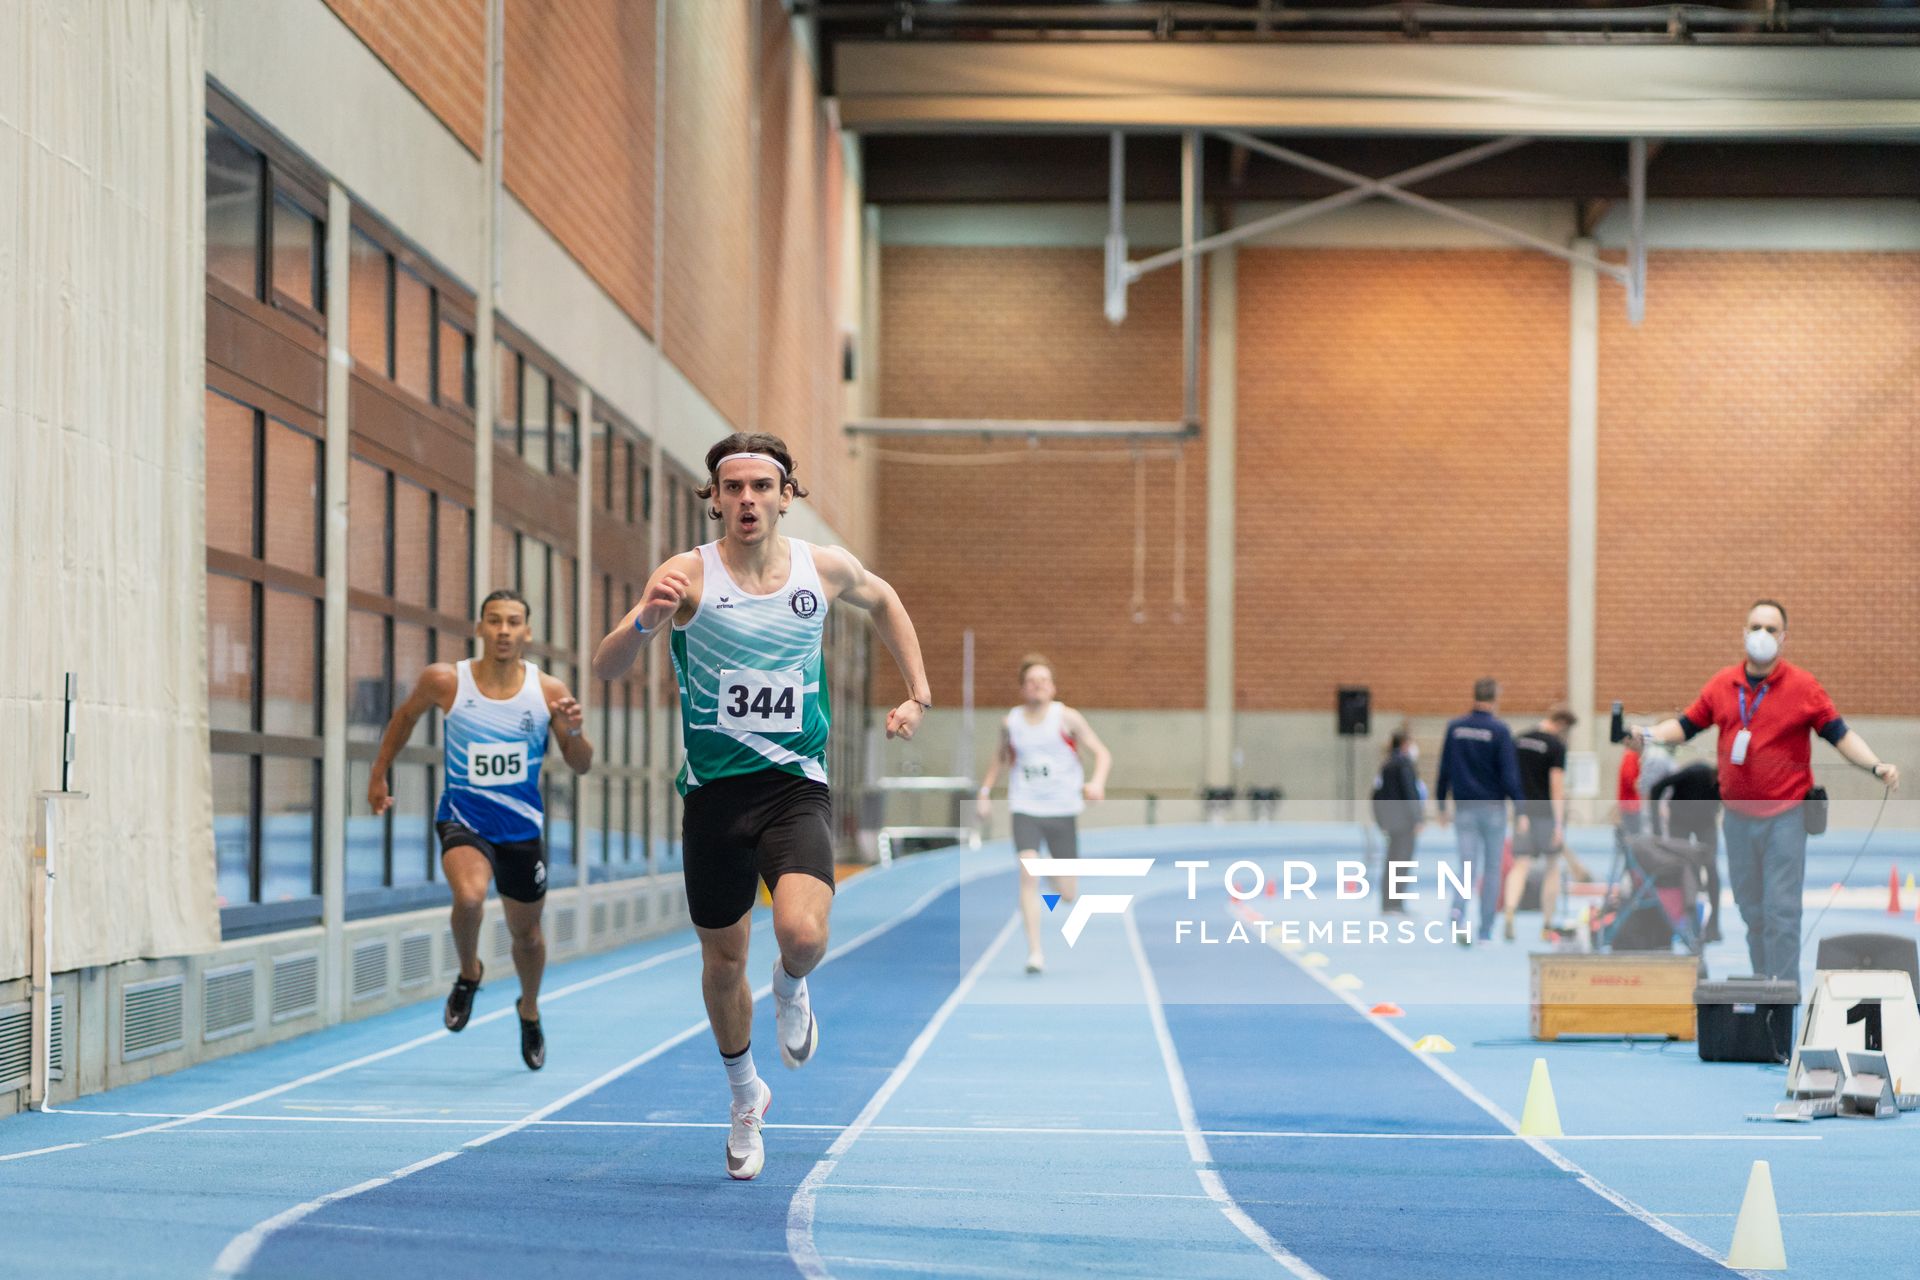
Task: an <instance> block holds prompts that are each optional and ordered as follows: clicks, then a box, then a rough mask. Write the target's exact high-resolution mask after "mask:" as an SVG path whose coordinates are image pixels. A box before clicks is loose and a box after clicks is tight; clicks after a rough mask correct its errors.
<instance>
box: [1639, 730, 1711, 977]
mask: <svg viewBox="0 0 1920 1280" xmlns="http://www.w3.org/2000/svg"><path fill="white" fill-rule="evenodd" d="M1662 801H1665V802H1666V804H1665V805H1664V806H1663V805H1662V803H1661V802H1662ZM1663 809H1664V813H1663ZM1647 822H1648V824H1649V825H1650V826H1651V827H1652V829H1653V832H1654V834H1656V835H1664V836H1666V837H1668V838H1669V839H1672V840H1691V841H1692V842H1693V843H1695V844H1697V845H1700V846H1702V847H1703V848H1706V849H1710V850H1712V856H1711V857H1709V858H1708V859H1707V866H1706V870H1707V929H1706V932H1705V933H1704V934H1703V935H1702V936H1701V941H1702V942H1718V941H1720V777H1719V774H1718V772H1717V771H1716V770H1715V769H1714V767H1713V766H1712V765H1710V764H1707V763H1705V762H1704V761H1699V762H1695V763H1693V764H1690V765H1688V766H1687V767H1686V768H1684V769H1676V770H1674V771H1673V772H1672V773H1669V774H1668V775H1667V776H1666V777H1664V778H1662V779H1660V780H1659V781H1658V782H1656V783H1654V784H1653V787H1652V788H1651V789H1650V790H1649V791H1648V792H1647Z"/></svg>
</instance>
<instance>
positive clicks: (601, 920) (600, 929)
mask: <svg viewBox="0 0 1920 1280" xmlns="http://www.w3.org/2000/svg"><path fill="white" fill-rule="evenodd" d="M592 924H593V936H594V937H596V938H597V937H599V936H600V935H601V934H603V933H605V932H606V931H607V904H606V903H604V902H596V903H594V904H593V921H592Z"/></svg>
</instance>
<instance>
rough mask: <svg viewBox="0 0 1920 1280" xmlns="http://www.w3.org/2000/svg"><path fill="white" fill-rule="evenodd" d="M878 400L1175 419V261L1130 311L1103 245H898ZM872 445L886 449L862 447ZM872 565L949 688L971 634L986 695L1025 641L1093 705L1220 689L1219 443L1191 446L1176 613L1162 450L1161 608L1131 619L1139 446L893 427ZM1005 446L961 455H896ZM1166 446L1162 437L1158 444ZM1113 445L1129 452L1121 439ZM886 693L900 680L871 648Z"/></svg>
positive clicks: (1151, 583) (1155, 513)
mask: <svg viewBox="0 0 1920 1280" xmlns="http://www.w3.org/2000/svg"><path fill="white" fill-rule="evenodd" d="M880 278H881V288H882V292H883V297H882V302H881V306H882V314H883V319H882V322H881V325H880V334H881V344H882V350H881V357H880V369H881V379H882V384H881V388H880V398H881V412H882V413H883V414H885V415H888V416H899V417H942V416H955V417H1019V418H1034V417H1044V418H1088V419H1118V418H1131V419H1143V418H1151V419H1173V418H1177V417H1179V415H1180V292H1179V285H1180V282H1179V276H1178V274H1177V273H1172V272H1163V273H1160V274H1157V275H1153V276H1149V277H1147V278H1146V279H1145V280H1144V281H1142V282H1141V284H1140V285H1138V286H1137V287H1136V288H1135V289H1134V290H1133V297H1132V300H1131V313H1130V315H1129V317H1128V319H1127V321H1126V323H1125V324H1124V325H1121V326H1120V327H1118V328H1112V327H1109V326H1108V324H1107V322H1106V319H1105V318H1104V317H1103V316H1102V314H1101V311H1100V290H1101V257H1100V254H1099V252H1098V251H1096V250H1079V249H966V248H909V247H892V248H888V249H887V250H886V251H885V253H884V256H883V265H882V267H881V277H880ZM864 447H868V448H872V447H874V446H871V445H869V446H864ZM882 449H883V452H882V457H883V461H882V463H881V465H880V467H879V468H878V480H879V485H880V489H879V492H878V494H877V495H876V498H875V501H876V508H877V514H876V523H877V530H876V544H877V547H878V551H877V553H876V555H875V556H874V557H873V560H874V564H873V567H874V568H875V569H876V571H878V572H879V573H881V574H882V575H884V576H885V577H887V578H888V579H889V581H891V582H892V583H893V585H894V586H895V587H896V588H897V589H898V590H899V592H900V594H901V597H902V598H903V599H904V600H905V602H906V605H907V607H908V609H909V610H910V611H911V612H912V614H913V618H914V624H915V626H916V627H917V628H918V630H919V633H920V640H921V645H922V648H923V649H924V650H925V652H926V656H927V663H928V671H929V675H930V677H931V679H932V681H933V687H934V698H935V701H936V702H942V701H944V702H945V703H947V704H948V705H952V704H953V702H954V701H955V699H956V697H957V695H958V691H959V679H960V654H961V648H960V645H961V640H960V636H961V632H962V631H963V630H965V629H966V628H969V627H971V628H972V629H973V630H974V632H975V645H976V649H975V661H976V687H977V690H978V697H979V698H980V700H981V702H982V703H983V705H987V706H993V705H996V704H997V703H998V702H1001V701H1005V702H1009V703H1011V702H1012V701H1014V700H1015V699H1016V698H1017V696H1018V691H1017V688H1016V687H1015V684H1014V676H1015V671H1016V669H1017V666H1018V663H1019V660H1020V658H1021V656H1022V655H1023V654H1025V653H1027V652H1028V651H1030V650H1039V651H1040V652H1042V653H1044V654H1046V655H1047V656H1048V657H1049V658H1050V659H1051V660H1052V661H1053V663H1054V664H1055V674H1056V677H1057V679H1058V682H1059V686H1060V696H1061V697H1062V698H1063V699H1065V700H1067V701H1069V702H1074V703H1080V704H1083V705H1086V706H1097V707H1141V708H1175V707H1194V706H1199V705H1200V704H1201V703H1202V702H1203V701H1204V699H1205V689H1206V669H1205V660H1206V651H1205V650H1206V643H1205V640H1206V638H1205V610H1204V607H1203V606H1204V602H1205V596H1206V554H1205V552H1206V531H1205V521H1206V513H1205V507H1204V501H1205V491H1206V461H1205V454H1206V447H1205V443H1204V441H1203V440H1195V441H1193V442H1191V443H1189V444H1188V445H1187V446H1186V495H1187V500H1186V521H1185V529H1186V573H1185V582H1186V595H1187V600H1188V607H1187V608H1186V610H1185V611H1184V613H1183V615H1182V617H1181V620H1180V621H1178V622H1175V621H1173V620H1172V617H1171V613H1172V609H1171V604H1170V597H1171V595H1172V573H1173V538H1172V528H1171V526H1172V509H1173V501H1172V485H1173V470H1174V468H1173V463H1172V462H1171V461H1170V460H1169V459H1168V458H1166V457H1164V456H1156V457H1154V458H1152V459H1151V460H1150V461H1149V463H1148V464H1147V474H1148V481H1149V495H1148V502H1149V506H1148V536H1147V549H1148V557H1147V600H1146V611H1147V620H1146V621H1145V622H1144V623H1136V622H1135V621H1133V618H1132V612H1131V609H1130V605H1131V603H1132V596H1133V565H1134V559H1133V555H1134V515H1133V512H1134V468H1133V463H1132V461H1131V459H1130V457H1129V455H1128V452H1127V449H1126V447H1125V446H1124V445H1119V444H1114V443H1107V444H1104V445H1089V446H1074V445H1070V444H1059V443H1048V444H1047V445H1046V446H1045V449H1044V451H1043V452H1040V453H1037V454H1035V453H1029V452H1028V450H1027V446H1026V444H1025V442H1023V441H1017V440H1006V441H998V442H994V443H991V444H987V445H984V446H982V445H977V444H975V443H974V442H972V441H953V442H946V443H941V442H934V441H925V442H922V441H901V440H889V441H887V442H885V443H884V445H883V446H882ZM983 451H986V452H992V453H997V454H1010V455H1012V456H1013V458H1014V461H1012V462H1011V463H996V464H993V465H988V466H976V465H964V466H947V465H939V464H929V463H925V462H911V461H902V460H899V459H897V458H888V457H887V455H888V454H898V453H901V452H908V453H920V454H935V455H952V454H958V455H977V454H979V453H981V452H983ZM1156 452H1157V453H1159V454H1164V452H1165V450H1164V449H1161V450H1157V451H1156ZM1116 454H1117V455H1118V456H1117V457H1116V456H1115V455H1116ZM874 665H875V688H874V692H875V696H876V699H877V700H879V701H884V702H888V703H891V702H894V701H897V700H898V696H899V695H898V679H897V677H896V676H895V674H894V672H893V670H892V664H891V663H890V662H889V661H888V660H887V659H886V658H885V656H884V655H879V656H877V657H876V659H875V664H874Z"/></svg>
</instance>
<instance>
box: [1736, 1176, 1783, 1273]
mask: <svg viewBox="0 0 1920 1280" xmlns="http://www.w3.org/2000/svg"><path fill="white" fill-rule="evenodd" d="M1727 1265H1728V1266H1729V1267H1731V1268H1733V1269H1734V1270H1736V1271H1785V1270H1786V1269H1787V1246H1786V1242H1785V1241H1783V1240H1782V1239H1781V1238H1780V1209H1779V1206H1777V1205H1776V1204H1775V1203H1774V1200H1773V1171H1772V1170H1771V1169H1770V1168H1769V1167H1768V1165H1767V1162H1766V1161H1765V1160H1755V1161H1754V1162H1753V1168H1752V1170H1751V1171H1750V1172H1749V1173H1748V1174H1747V1193H1746V1195H1744V1196H1742V1197H1741V1199H1740V1217H1739V1218H1738V1219H1737V1220H1736V1221H1735V1222H1734V1224H1733V1246H1732V1247H1731V1248H1729V1249H1728V1250H1727Z"/></svg>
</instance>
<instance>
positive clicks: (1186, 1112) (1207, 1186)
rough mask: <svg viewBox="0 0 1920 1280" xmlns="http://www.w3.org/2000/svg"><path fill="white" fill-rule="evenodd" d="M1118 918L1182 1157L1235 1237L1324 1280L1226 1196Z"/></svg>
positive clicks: (1130, 926)
mask: <svg viewBox="0 0 1920 1280" xmlns="http://www.w3.org/2000/svg"><path fill="white" fill-rule="evenodd" d="M1121 919H1122V920H1123V921H1124V922H1125V925H1126V930H1127V946H1128V947H1129V948H1131V949H1132V951H1133V963H1134V965H1135V967H1137V968H1138V969H1139V970H1140V985H1141V987H1142V989H1143V990H1144V991H1145V993H1146V997H1147V1017H1148V1018H1149V1019H1151V1020H1152V1022H1153V1038H1154V1039H1155V1040H1157V1041H1158V1042H1159V1044H1160V1061H1161V1062H1162V1063H1163V1064H1164V1065H1165V1067H1166V1070H1167V1084H1168V1086H1169V1087H1171V1088H1172V1090H1173V1107H1174V1110H1175V1111H1176V1112H1177V1113H1178V1114H1179V1116H1180V1127H1181V1129H1182V1130H1184V1131H1185V1132H1186V1135H1187V1154H1188V1156H1190V1157H1191V1158H1192V1160H1193V1172H1194V1175H1195V1176H1196V1177H1198V1178H1199V1179H1200V1188H1201V1190H1203V1191H1205V1192H1206V1193H1207V1198H1208V1199H1209V1200H1212V1201H1213V1202H1214V1204H1216V1205H1218V1206H1219V1208H1220V1212H1221V1213H1223V1214H1225V1215H1226V1218H1227V1221H1228V1222H1231V1223H1232V1224H1233V1225H1234V1226H1235V1227H1237V1228H1239V1230H1240V1234H1241V1235H1243V1236H1245V1237H1246V1238H1247V1239H1249V1240H1251V1241H1253V1243H1254V1244H1255V1245H1257V1246H1258V1247H1259V1249H1260V1251H1261V1252H1262V1253H1264V1254H1266V1255H1267V1256H1268V1257H1269V1258H1272V1259H1273V1260H1274V1261H1275V1262H1277V1263H1279V1264H1280V1265H1281V1266H1283V1267H1285V1268H1286V1269H1287V1271H1288V1272H1290V1273H1291V1274H1293V1275H1294V1276H1297V1277H1298V1278H1299V1280H1326V1277H1325V1276H1322V1275H1321V1274H1320V1273H1319V1272H1318V1271H1316V1270H1314V1269H1313V1268H1312V1267H1311V1266H1309V1265H1308V1264H1307V1263H1306V1262H1305V1261H1304V1260H1302V1259H1301V1258H1300V1257H1299V1256H1298V1255H1296V1254H1294V1253H1293V1252H1292V1251H1291V1250H1289V1249H1288V1248H1286V1247H1285V1246H1284V1245H1282V1244H1281V1243H1280V1242H1279V1241H1277V1240H1275V1239H1274V1238H1273V1237H1272V1236H1271V1235H1269V1234H1268V1233H1267V1229H1266V1228H1265V1227H1263V1226H1261V1225H1260V1224H1259V1223H1257V1222H1255V1221H1254V1220H1253V1219H1252V1218H1250V1217H1248V1216H1247V1211H1246V1210H1245V1209H1243V1208H1241V1207H1240V1204H1239V1202H1238V1201H1236V1200H1235V1199H1234V1198H1233V1196H1232V1195H1231V1194H1229V1193H1228V1191H1227V1185H1226V1183H1224V1182H1222V1181H1221V1180H1220V1174H1219V1171H1218V1170H1216V1169H1215V1168H1214V1167H1213V1152H1212V1151H1211V1150H1210V1149H1209V1148H1208V1147H1207V1140H1206V1137H1205V1136H1204V1135H1203V1134H1202V1133H1201V1131H1200V1120H1199V1117H1198V1116H1197V1115H1195V1113H1194V1110H1193V1093H1192V1091H1191V1090H1189V1089H1188V1088H1187V1073H1186V1071H1185V1070H1184V1069H1183V1068H1182V1067H1181V1066H1180V1054H1179V1053H1178V1051H1177V1050H1175V1048H1174V1045H1173V1033H1172V1032H1171V1031H1170V1030H1168V1028H1167V1011H1166V1007H1165V1006H1164V1005H1163V1004H1162V1003H1161V1001H1160V984H1159V983H1157V982H1155V981H1154V979H1153V966H1152V965H1150V964H1148V963H1147V951H1146V948H1145V947H1143V946H1141V945H1140V928H1139V926H1138V925H1136V924H1135V923H1134V920H1133V913H1132V912H1131V911H1129V912H1127V913H1126V914H1125V915H1124V916H1122V917H1121Z"/></svg>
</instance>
